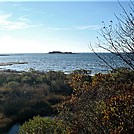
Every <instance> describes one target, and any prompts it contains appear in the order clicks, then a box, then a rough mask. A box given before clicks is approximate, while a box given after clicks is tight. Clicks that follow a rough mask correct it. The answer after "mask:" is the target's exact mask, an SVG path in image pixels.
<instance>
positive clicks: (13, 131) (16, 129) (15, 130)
mask: <svg viewBox="0 0 134 134" xmlns="http://www.w3.org/2000/svg"><path fill="white" fill-rule="evenodd" d="M18 132H19V124H15V125H13V126H12V127H11V129H10V130H9V132H8V133H7V134H18Z"/></svg>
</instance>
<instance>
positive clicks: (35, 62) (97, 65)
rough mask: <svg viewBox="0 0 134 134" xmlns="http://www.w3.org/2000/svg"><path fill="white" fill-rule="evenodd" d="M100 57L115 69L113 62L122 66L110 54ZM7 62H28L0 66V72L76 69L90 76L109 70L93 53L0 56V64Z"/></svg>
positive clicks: (120, 62)
mask: <svg viewBox="0 0 134 134" xmlns="http://www.w3.org/2000/svg"><path fill="white" fill-rule="evenodd" d="M100 55H101V56H102V57H104V58H105V59H107V61H109V62H110V64H111V65H112V66H114V67H115V64H113V61H114V62H115V63H116V64H117V65H118V66H122V65H123V63H122V61H121V60H120V59H119V58H117V57H115V56H113V55H111V54H110V53H100ZM8 62H28V64H14V65H10V66H9V65H8V66H0V69H1V70H5V69H11V70H16V71H28V70H29V69H30V68H33V69H35V70H40V71H50V70H53V71H63V72H65V73H70V72H72V71H74V70H77V69H86V70H92V72H91V73H92V74H95V73H98V72H101V73H105V72H107V71H108V70H110V68H109V67H107V66H106V64H105V63H104V62H102V60H100V59H99V58H98V57H97V56H96V55H95V54H94V53H78V54H9V55H7V56H0V63H8Z"/></svg>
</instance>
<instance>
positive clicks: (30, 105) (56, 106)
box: [0, 68, 134, 134]
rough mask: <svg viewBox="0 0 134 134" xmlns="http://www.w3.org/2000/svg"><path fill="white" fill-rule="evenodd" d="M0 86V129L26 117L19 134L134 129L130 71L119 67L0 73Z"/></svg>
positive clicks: (113, 133)
mask: <svg viewBox="0 0 134 134" xmlns="http://www.w3.org/2000/svg"><path fill="white" fill-rule="evenodd" d="M0 85H1V86H0V119H1V121H0V127H1V129H2V128H5V127H6V126H8V125H9V124H11V123H14V122H19V123H21V122H22V123H23V122H24V121H27V122H25V123H24V124H23V125H22V126H21V127H20V131H19V133H20V134H25V133H28V134H30V133H31V134H32V133H39V134H43V133H55V134H69V133H70V134H87V133H89V134H90V133H92V134H124V133H127V134H131V133H133V131H134V124H133V122H134V116H133V115H134V71H132V70H129V69H126V68H119V69H114V70H112V71H111V72H109V73H107V74H101V73H99V74H96V75H94V76H90V71H87V70H76V71H74V72H73V73H71V74H64V73H63V72H54V71H50V72H46V73H44V72H38V71H35V70H31V71H29V72H21V73H19V72H1V73H0ZM37 115H40V116H37ZM44 116H47V117H44ZM48 116H49V118H48ZM32 118H33V119H32ZM29 119H30V120H29ZM28 120H29V121H28Z"/></svg>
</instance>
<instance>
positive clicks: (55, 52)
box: [49, 51, 75, 54]
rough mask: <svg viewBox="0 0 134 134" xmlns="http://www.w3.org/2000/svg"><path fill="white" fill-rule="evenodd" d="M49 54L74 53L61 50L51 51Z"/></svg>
mask: <svg viewBox="0 0 134 134" xmlns="http://www.w3.org/2000/svg"><path fill="white" fill-rule="evenodd" d="M49 54H75V53H73V52H61V51H52V52H49Z"/></svg>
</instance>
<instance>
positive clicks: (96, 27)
mask: <svg viewBox="0 0 134 134" xmlns="http://www.w3.org/2000/svg"><path fill="white" fill-rule="evenodd" d="M120 1H121V3H122V4H123V5H124V7H125V8H126V9H127V8H128V2H127V1H123V0H120ZM122 1H123V2H122ZM114 13H116V14H117V15H119V14H120V13H122V10H121V8H120V6H119V5H118V3H117V1H116V0H113V1H111V2H109V1H106V0H103V1H101V0H98V1H91V0H88V1H84V2H82V1H79V0H77V1H75V0H74V1H71V0H68V1H63V0H62V1H56V0H53V1H51V2H50V1H49V2H48V1H45V0H44V1H43V0H40V2H38V1H34V0H32V1H30V0H29V1H26V0H21V1H19V0H16V1H15V0H14V1H12V2H10V0H8V2H5V1H0V53H46V52H49V51H54V50H59V51H72V52H90V51H91V50H90V49H89V47H88V44H89V43H90V42H91V43H92V45H93V46H94V47H95V42H96V37H97V36H98V35H99V34H98V32H99V31H100V28H101V27H102V26H103V25H102V21H105V23H106V24H109V22H110V20H113V22H114V23H117V20H116V18H115V16H114ZM96 49H98V48H96Z"/></svg>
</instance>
